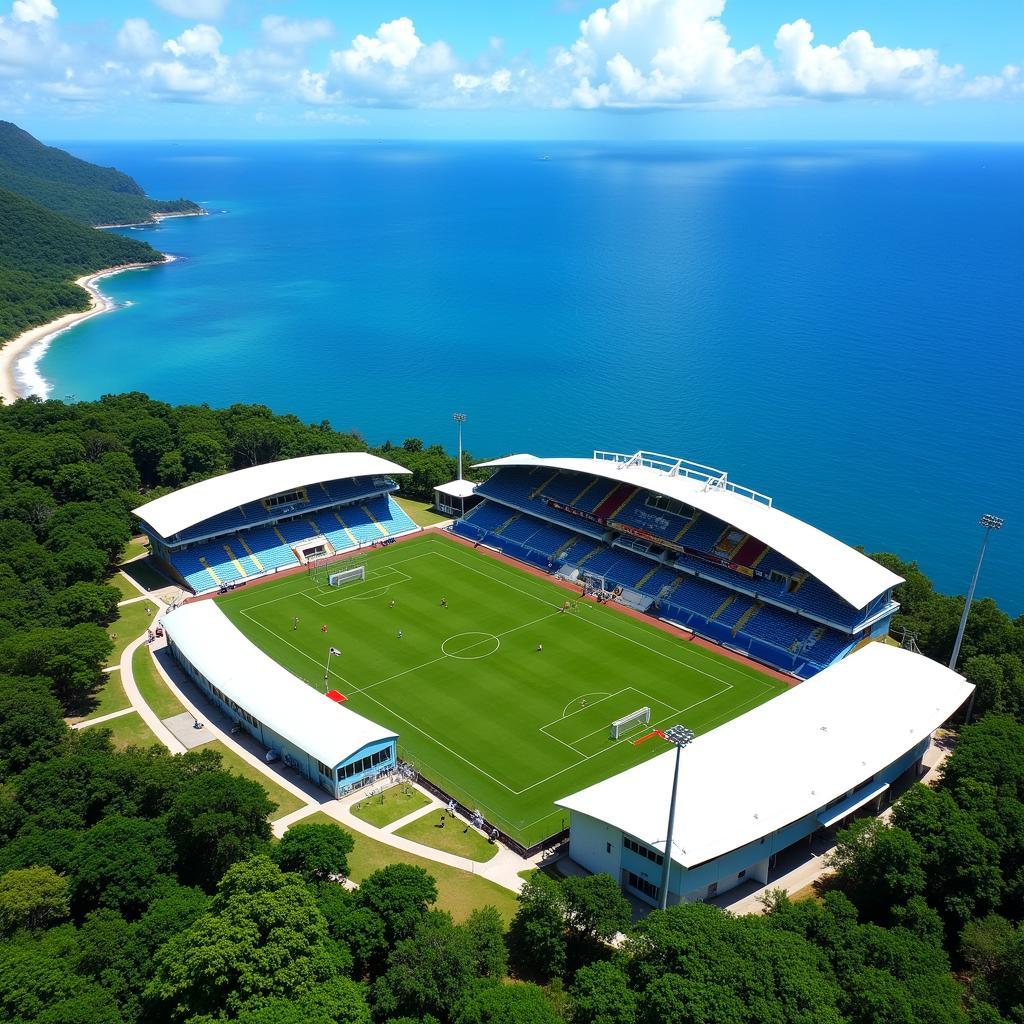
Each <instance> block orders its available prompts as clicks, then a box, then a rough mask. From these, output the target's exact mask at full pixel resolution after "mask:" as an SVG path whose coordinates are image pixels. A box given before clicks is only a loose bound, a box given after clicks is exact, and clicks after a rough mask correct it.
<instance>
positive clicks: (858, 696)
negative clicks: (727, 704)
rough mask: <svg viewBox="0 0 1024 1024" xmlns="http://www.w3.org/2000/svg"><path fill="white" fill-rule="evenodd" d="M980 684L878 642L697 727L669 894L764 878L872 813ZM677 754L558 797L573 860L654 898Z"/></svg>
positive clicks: (684, 757) (690, 894)
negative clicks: (798, 850) (823, 834)
mask: <svg viewBox="0 0 1024 1024" xmlns="http://www.w3.org/2000/svg"><path fill="white" fill-rule="evenodd" d="M973 689H974V687H973V686H971V684H970V683H968V682H966V680H964V679H963V678H962V677H961V676H959V675H957V674H956V673H955V672H952V671H950V670H949V669H947V668H945V667H944V666H942V665H939V664H938V663H937V662H934V661H930V660H929V659H928V658H925V657H922V656H921V655H919V654H915V653H912V652H910V651H906V650H903V649H901V648H899V647H893V646H890V645H888V644H882V643H871V644H868V645H866V646H865V647H864V648H862V649H861V650H859V651H856V652H855V653H854V654H852V655H851V656H850V657H849V658H846V659H844V660H843V661H842V662H840V663H839V664H837V665H833V666H832V667H830V668H827V669H825V670H824V671H823V672H821V673H819V674H818V675H816V676H815V677H814V678H813V679H811V680H808V681H807V682H804V683H803V684H801V685H800V686H796V687H793V688H792V689H790V690H789V691H787V692H786V693H784V694H782V695H780V696H778V697H776V698H774V699H773V700H770V701H768V703H766V704H762V705H761V706H760V707H758V708H755V709H754V710H753V711H748V712H747V713H746V714H744V715H742V716H740V717H739V718H735V719H733V720H732V721H731V722H727V723H726V724H725V725H720V726H719V727H718V728H717V729H714V730H712V731H711V732H708V733H706V734H704V735H703V736H699V737H698V738H697V739H695V740H694V741H693V742H692V743H690V745H689V746H687V747H686V748H685V749H683V750H682V751H681V752H680V753H679V755H678V757H679V766H680V767H679V786H678V791H677V794H676V814H675V827H674V831H673V843H672V851H671V859H672V864H671V875H670V881H669V896H668V901H669V903H678V902H689V901H694V900H703V899H709V898H711V897H713V896H715V895H717V894H719V893H724V892H727V891H728V890H729V889H731V888H733V887H735V886H737V885H740V884H742V883H743V882H744V880H746V879H752V880H755V881H757V882H760V883H762V884H765V883H767V881H768V878H769V872H770V870H771V866H772V864H773V862H774V860H775V858H776V856H777V855H778V854H779V853H781V852H782V851H783V850H785V849H786V848H787V847H790V846H792V845H793V844H794V843H797V842H799V841H800V840H801V839H806V838H807V837H808V836H810V835H812V834H813V833H814V832H816V831H817V830H818V829H820V828H827V827H830V826H832V825H836V824H839V823H840V822H842V821H843V820H844V819H845V818H847V817H848V816H849V815H851V814H853V813H854V812H855V811H857V810H858V809H860V808H862V807H866V806H868V805H874V806H875V807H876V808H877V806H878V804H879V803H880V802H881V801H882V800H884V799H885V797H886V794H887V793H888V792H889V790H890V788H891V787H892V786H893V784H894V783H896V782H897V781H898V780H899V779H900V778H901V777H902V776H905V775H908V774H910V776H911V777H912V778H913V777H916V776H915V775H914V773H915V772H916V770H917V769H919V768H920V764H921V758H922V757H923V755H924V753H925V751H926V750H927V749H928V745H929V742H930V738H931V734H932V732H933V731H934V730H935V729H936V728H937V727H938V726H940V725H941V724H942V723H943V722H945V721H946V719H947V718H949V717H950V716H951V715H952V714H953V713H954V712H955V711H956V710H957V709H958V708H959V707H960V706H961V705H962V704H963V703H964V702H965V701H966V700H967V699H968V697H969V696H970V694H971V691H972V690H973ZM683 724H685V722H684V723H683ZM652 742H654V740H652ZM676 757H677V754H676V752H675V751H674V750H669V751H668V752H666V753H665V754H662V755H660V756H658V757H655V758H653V759H652V760H650V761H646V762H644V763H642V764H639V765H637V766H636V767H633V768H630V769H628V770H626V771H624V772H621V773H620V774H618V775H615V776H613V777H612V778H610V779H606V780H605V781H603V782H599V783H597V784H596V785H593V786H590V787H589V788H587V789H584V790H582V791H580V792H578V793H575V794H573V795H572V796H568V797H565V798H564V799H562V800H559V801H557V803H558V805H559V806H561V807H563V808H565V809H567V810H568V811H569V812H570V825H569V856H570V857H571V858H572V859H573V860H575V861H576V862H577V863H578V864H580V865H582V866H583V867H585V868H587V869H588V870H590V871H593V872H607V873H608V874H610V875H611V876H612V877H613V878H616V879H618V880H619V881H620V882H621V884H622V886H623V888H624V889H626V890H627V891H628V892H630V893H632V894H633V895H635V896H637V897H638V898H639V899H641V900H644V901H646V902H648V903H651V904H654V905H657V904H658V902H659V898H660V896H661V879H662V872H663V868H664V857H665V855H666V850H665V847H666V842H665V839H666V834H667V831H668V829H667V824H668V810H669V801H670V796H671V793H672V782H673V775H674V772H675V766H676Z"/></svg>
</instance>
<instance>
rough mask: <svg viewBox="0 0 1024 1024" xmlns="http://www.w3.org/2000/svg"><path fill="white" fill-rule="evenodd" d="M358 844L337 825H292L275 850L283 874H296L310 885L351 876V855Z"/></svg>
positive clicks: (275, 857)
mask: <svg viewBox="0 0 1024 1024" xmlns="http://www.w3.org/2000/svg"><path fill="white" fill-rule="evenodd" d="M354 845H355V841H354V840H353V838H352V836H351V835H350V834H349V833H348V832H346V831H345V830H344V829H343V828H338V827H337V826H336V825H327V824H316V823H315V824H308V825H303V824H302V823H301V822H300V823H299V824H297V825H293V826H292V827H291V828H290V829H288V831H287V832H285V834H284V835H283V836H282V837H281V841H280V842H279V843H278V844H277V846H275V847H274V860H275V861H277V863H278V865H280V867H281V870H282V871H296V872H298V873H299V874H300V875H302V877H303V878H305V879H306V880H307V881H320V880H322V879H324V878H327V877H328V876H329V875H348V855H349V854H350V853H351V852H352V849H353V847H354Z"/></svg>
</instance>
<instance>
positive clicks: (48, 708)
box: [0, 676, 68, 780]
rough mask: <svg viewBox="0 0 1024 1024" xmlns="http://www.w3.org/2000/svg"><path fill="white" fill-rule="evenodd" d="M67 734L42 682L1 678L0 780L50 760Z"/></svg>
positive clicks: (36, 678) (55, 705) (54, 701)
mask: <svg viewBox="0 0 1024 1024" xmlns="http://www.w3.org/2000/svg"><path fill="white" fill-rule="evenodd" d="M67 735H68V728H67V726H66V725H65V724H64V720H63V718H62V716H61V708H60V704H58V703H57V701H56V699H55V698H54V697H53V695H52V694H51V693H50V691H49V688H48V686H47V684H46V680H45V679H43V678H41V677H39V676H35V677H32V678H24V677H21V678H19V677H14V676H0V780H4V779H6V778H8V777H9V776H11V775H15V774H17V773H18V772H20V771H22V770H23V769H25V768H27V767H28V766H29V765H31V764H35V763H36V762H38V761H45V760H47V759H48V758H49V757H52V756H53V755H54V754H56V753H57V752H58V751H59V750H60V749H61V747H63V745H64V743H65V740H66V738H67Z"/></svg>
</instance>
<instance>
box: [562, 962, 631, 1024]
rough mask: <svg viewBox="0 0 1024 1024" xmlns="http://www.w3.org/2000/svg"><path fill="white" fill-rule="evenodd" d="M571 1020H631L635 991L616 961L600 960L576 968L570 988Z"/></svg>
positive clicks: (589, 1023) (600, 1023) (622, 1023)
mask: <svg viewBox="0 0 1024 1024" xmlns="http://www.w3.org/2000/svg"><path fill="white" fill-rule="evenodd" d="M569 998H570V1002H571V1006H572V1020H573V1024H633V1021H635V1020H636V1018H637V998H636V994H635V993H634V992H633V991H632V990H631V989H630V987H629V979H628V978H627V977H626V974H625V972H624V971H623V970H622V968H621V967H619V965H618V964H617V963H612V962H610V961H607V960H599V961H597V962H596V963H593V964H587V965H586V966H584V967H581V968H580V969H579V970H578V971H577V972H576V977H575V978H574V979H573V983H572V988H571V989H570V990H569Z"/></svg>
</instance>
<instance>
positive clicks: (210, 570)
mask: <svg viewBox="0 0 1024 1024" xmlns="http://www.w3.org/2000/svg"><path fill="white" fill-rule="evenodd" d="M199 561H200V563H201V564H202V566H203V568H204V569H205V570H206V571H207V572H208V573H209V574H210V575H211V576H212V577H213V582H214V583H216V584H217V586H219V587H222V586H224V581H223V580H222V579H221V578H220V577H219V576H218V575H217V573H216V571H215V570H214V568H213V566H212V565H210V563H209V562H208V561H207V560H206V559H205V558H204V557H203V556H202V555H200V556H199Z"/></svg>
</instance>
